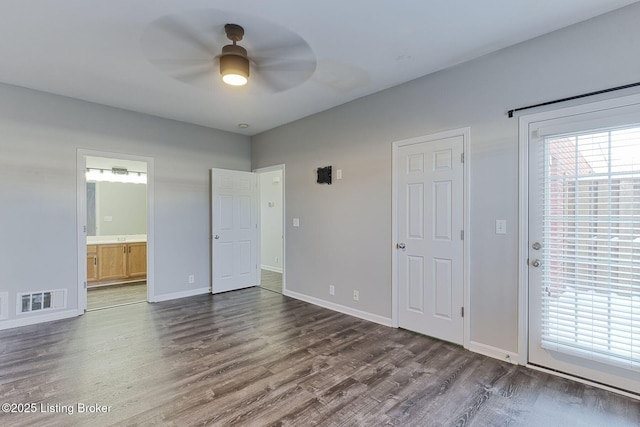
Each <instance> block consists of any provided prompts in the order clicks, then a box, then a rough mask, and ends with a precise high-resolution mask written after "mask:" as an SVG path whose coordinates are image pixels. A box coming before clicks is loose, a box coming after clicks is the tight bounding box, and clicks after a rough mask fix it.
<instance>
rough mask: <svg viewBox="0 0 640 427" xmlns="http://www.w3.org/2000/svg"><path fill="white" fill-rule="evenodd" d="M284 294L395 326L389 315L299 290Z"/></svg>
mask: <svg viewBox="0 0 640 427" xmlns="http://www.w3.org/2000/svg"><path fill="white" fill-rule="evenodd" d="M283 294H284V295H286V296H288V297H291V298H295V299H299V300H301V301H305V302H308V303H310V304H314V305H318V306H320V307H324V308H328V309H329V310H333V311H337V312H340V313H344V314H348V315H349V316H353V317H358V318H360V319H364V320H368V321H370V322H374V323H379V324H380V325H384V326H390V327H393V322H392V321H391V319H389V318H387V317H382V316H378V315H377V314H372V313H368V312H366V311H362V310H358V309H355V308H352V307H347V306H344V305H340V304H336V303H333V302H330V301H325V300H322V299H320V298H314V297H310V296H308V295H304V294H300V293H298V292H294V291H289V290H286V289H285V290H284V291H283Z"/></svg>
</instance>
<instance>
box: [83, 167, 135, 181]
mask: <svg viewBox="0 0 640 427" xmlns="http://www.w3.org/2000/svg"><path fill="white" fill-rule="evenodd" d="M85 178H86V180H87V182H120V183H124V184H146V183H147V174H146V172H133V171H131V172H130V171H128V170H127V169H125V168H113V169H100V168H87V170H86V172H85Z"/></svg>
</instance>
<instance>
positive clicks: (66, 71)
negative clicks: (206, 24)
mask: <svg viewBox="0 0 640 427" xmlns="http://www.w3.org/2000/svg"><path fill="white" fill-rule="evenodd" d="M634 2H635V0H484V1H478V0H447V1H444V0H441V1H435V0H431V1H427V0H403V1H400V0H397V1H391V0H323V1H313V2H311V1H300V0H269V1H267V0H234V1H229V0H227V1H221V0H108V1H99V0H29V1H24V0H22V1H21V0H3V1H2V3H1V7H0V11H1V13H0V58H2V59H1V66H0V82H4V83H9V84H13V85H18V86H24V87H28V88H33V89H38V90H42V91H46V92H51V93H55V94H59V95H65V96H69V97H72V98H78V99H83V100H87V101H92V102H97V103H100V104H105V105H110V106H114V107H120V108H125V109H129V110H134V111H139V112H143V113H148V114H152V115H156V116H161V117H167V118H172V119H176V120H181V121H185V122H189V123H195V124H200V125H204V126H208V127H213V128H218V129H223V130H227V131H231V132H236V133H242V134H246V135H254V134H256V133H259V132H262V131H265V130H268V129H271V128H274V127H276V126H279V125H282V124H285V123H288V122H291V121H293V120H296V119H299V118H302V117H305V116H308V115H310V114H313V113H316V112H319V111H323V110H326V109H329V108H331V107H334V106H336V105H340V104H343V103H345V102H348V101H351V100H353V99H356V98H360V97H362V96H365V95H368V94H371V93H374V92H378V91H380V90H383V89H386V88H389V87H392V86H395V85H398V84H400V83H403V82H406V81H409V80H413V79H415V78H418V77H421V76H424V75H427V74H430V73H433V72H435V71H438V70H441V69H444V68H447V67H450V66H453V65H455V64H459V63H461V62H464V61H467V60H470V59H473V58H476V57H479V56H481V55H484V54H486V53H489V52H492V51H495V50H498V49H501V48H504V47H507V46H510V45H513V44H516V43H519V42H522V41H524V40H528V39H531V38H533V37H536V36H539V35H542V34H545V33H548V32H550V31H553V30H556V29H559V28H562V27H565V26H568V25H571V24H574V23H576V22H580V21H583V20H586V19H589V18H591V17H594V16H597V15H600V14H602V13H605V12H608V11H611V10H614V9H617V8H620V7H623V6H625V5H628V4H631V3H634ZM169 15H171V16H172V17H173V18H176V19H180V20H182V22H186V23H189V25H191V24H193V22H194V19H199V21H200V23H202V21H203V20H206V19H208V17H212V20H216V19H217V20H227V19H228V20H234V21H236V22H234V23H236V24H240V25H242V26H244V27H245V31H246V33H245V39H244V40H243V41H242V42H240V43H239V44H240V45H243V46H244V47H246V48H247V50H248V51H249V56H252V55H256V54H257V53H256V52H255V51H254V52H252V51H251V48H252V46H253V45H256V46H257V45H259V41H260V40H263V39H266V38H267V37H269V35H270V34H271V32H269V33H270V34H266V33H265V32H266V31H268V30H269V28H272V29H274V31H275V30H276V29H277V30H279V31H281V32H283V33H285V34H290V35H291V36H292V37H297V38H298V39H300V38H301V39H302V40H303V41H304V42H306V45H307V46H308V47H309V48H310V52H311V55H312V57H314V58H315V64H316V68H315V71H314V72H313V73H312V74H311V76H310V77H309V78H308V79H306V80H304V81H303V82H302V83H300V84H297V86H295V87H293V88H291V89H288V90H284V91H277V92H270V91H265V90H260V85H259V80H256V79H255V78H254V79H252V80H250V83H249V85H247V86H245V87H243V88H232V87H228V86H223V85H222V84H219V83H218V79H219V74H217V70H216V69H215V68H214V67H213V66H212V74H213V75H212V76H211V78H212V79H213V82H214V83H211V84H210V85H207V84H187V83H184V82H183V81H181V80H179V79H176V78H173V77H172V76H171V75H170V74H171V72H169V71H167V69H163V68H162V67H158V64H157V63H153V58H152V56H153V55H154V50H156V51H157V49H160V50H162V49H163V48H164V47H165V46H167V49H168V50H171V53H172V54H175V51H176V46H179V45H180V44H179V43H178V44H173V45H171V46H170V43H168V42H165V41H163V40H161V37H160V38H159V37H155V36H150V35H149V34H152V33H153V25H152V23H154V22H156V23H157V22H159V21H158V20H161V19H162V18H163V17H167V16H169ZM198 17H199V18H198ZM205 18H206V19H205ZM154 25H155V24H154ZM212 27H215V26H214V25H212ZM216 28H217V27H216ZM252 29H255V31H254V32H253V33H252ZM212 31H213V30H212ZM200 36H202V37H200ZM218 36H219V37H218ZM218 36H216V37H218V39H219V38H222V40H224V34H221V35H218ZM208 37H211V38H212V40H211V45H210V46H209V47H211V49H213V50H214V52H217V51H219V47H218V46H217V43H221V42H220V41H219V40H218V39H216V40H213V39H215V38H216V37H214V36H211V34H201V35H200V34H196V38H204V39H207V38H208ZM205 43H207V44H208V43H209V42H208V41H206V40H205ZM156 53H157V52H156ZM212 59H213V58H212ZM212 64H213V63H212ZM252 73H253V71H252ZM252 77H256V78H258V77H259V76H254V75H253V74H252ZM298 83H299V82H298ZM239 123H247V124H249V125H250V127H249V128H247V129H244V130H242V129H239V128H238V124H239Z"/></svg>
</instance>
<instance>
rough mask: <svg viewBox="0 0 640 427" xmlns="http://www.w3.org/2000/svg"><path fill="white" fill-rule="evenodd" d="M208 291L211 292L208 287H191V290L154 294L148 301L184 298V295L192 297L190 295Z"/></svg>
mask: <svg viewBox="0 0 640 427" xmlns="http://www.w3.org/2000/svg"><path fill="white" fill-rule="evenodd" d="M210 292H211V289H209V288H198V289H191V290H188V291H182V292H173V293H170V294H164V295H156V296H155V297H153V299H152V300H150V302H162V301H170V300H172V299H178V298H186V297H192V296H195V295H203V294H208V293H210Z"/></svg>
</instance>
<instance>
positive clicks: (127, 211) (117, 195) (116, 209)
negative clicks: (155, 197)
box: [96, 182, 147, 236]
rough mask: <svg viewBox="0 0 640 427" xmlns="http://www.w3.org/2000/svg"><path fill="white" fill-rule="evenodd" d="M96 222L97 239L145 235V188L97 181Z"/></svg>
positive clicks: (141, 185) (138, 185)
mask: <svg viewBox="0 0 640 427" xmlns="http://www.w3.org/2000/svg"><path fill="white" fill-rule="evenodd" d="M107 217H108V218H107ZM96 222H97V224H98V230H97V233H96V235H97V236H117V235H123V234H147V186H146V185H145V184H130V183H123V182H96Z"/></svg>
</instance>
